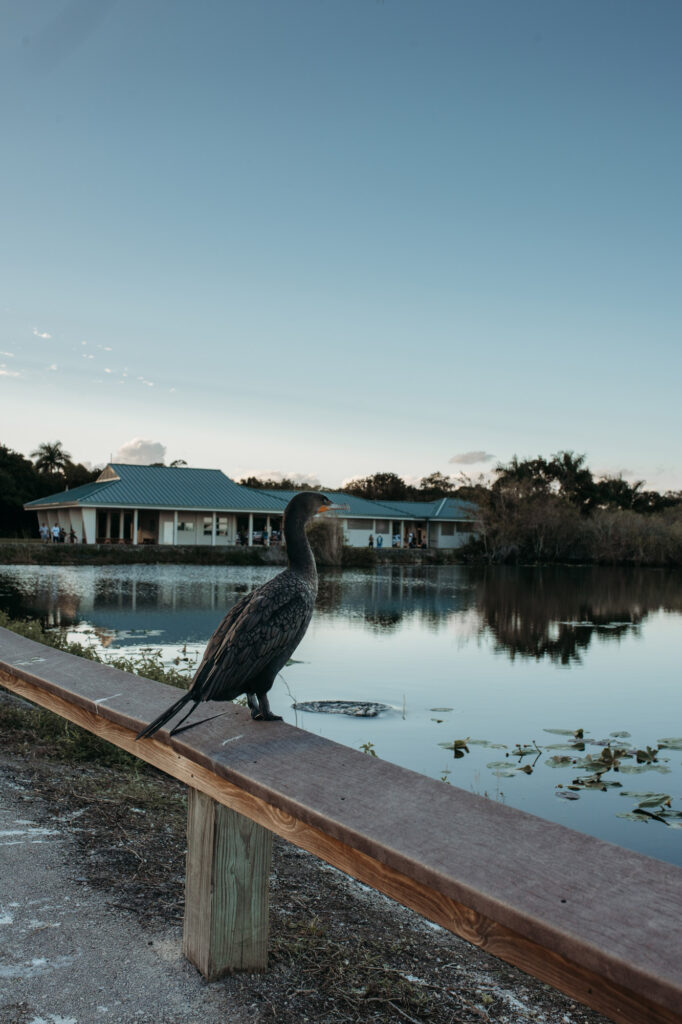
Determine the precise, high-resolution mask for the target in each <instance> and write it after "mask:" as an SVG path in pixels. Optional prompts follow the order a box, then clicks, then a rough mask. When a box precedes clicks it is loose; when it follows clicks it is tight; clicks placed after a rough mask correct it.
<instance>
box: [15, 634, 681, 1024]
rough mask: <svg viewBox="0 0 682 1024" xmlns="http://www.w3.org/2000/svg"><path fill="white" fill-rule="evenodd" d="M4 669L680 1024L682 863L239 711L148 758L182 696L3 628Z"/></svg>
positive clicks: (611, 998)
mask: <svg viewBox="0 0 682 1024" xmlns="http://www.w3.org/2000/svg"><path fill="white" fill-rule="evenodd" d="M35 658H42V659H43V661H40V662H38V661H34V660H32V659H35ZM0 666H4V674H2V672H0V681H4V685H6V686H7V687H8V688H9V689H12V690H14V692H17V693H20V694H21V695H22V696H25V697H27V698H28V699H30V700H34V701H35V702H36V703H39V704H41V705H42V706H45V707H49V708H51V709H52V710H54V711H56V712H57V713H58V714H61V715H63V717H65V718H68V719H69V720H71V721H75V722H77V723H78V724H80V725H83V726H84V727H85V728H88V729H90V730H91V731H92V732H95V733H97V734H99V735H101V736H104V737H105V738H106V739H108V740H110V741H111V742H113V743H115V744H116V745H118V746H120V747H122V748H123V749H126V750H130V751H132V752H133V753H135V754H137V755H138V756H140V757H142V758H144V759H145V760H147V761H149V762H150V763H152V764H154V765H156V767H158V768H160V769H161V770H163V771H165V772H167V773H168V774H170V775H173V776H174V777H176V778H179V779H181V780H182V781H183V782H185V783H187V784H188V785H190V786H193V787H194V788H196V789H198V790H200V791H201V792H204V793H206V794H208V795H210V796H211V797H212V798H213V799H215V800H217V801H218V802H219V803H221V804H224V805H225V806H227V807H231V808H232V809H234V810H235V811H237V812H239V813H240V814H243V815H245V816H246V817H248V818H250V819H251V820H253V821H256V822H258V823H259V824H261V825H263V826H264V827H265V828H267V829H269V830H271V831H272V832H275V833H277V834H278V835H281V836H283V837H284V838H286V839H288V840H290V841H291V842H293V843H295V844H296V845H298V846H300V847H302V848H303V849H306V850H309V851H310V852H312V853H314V854H316V855H317V856H319V857H321V858H323V859H324V860H326V861H328V862H329V863H331V864H333V865H334V866H336V867H339V868H341V870H343V871H346V872H348V873H349V874H351V875H354V876H355V877H357V878H359V879H360V880H361V881H363V882H365V883H367V884H369V885H372V886H373V887H375V888H377V889H378V890H380V891H382V892H385V893H386V894H387V895H389V896H391V897H393V898H395V899H397V900H398V901H400V902H401V903H404V904H405V905H406V906H409V907H412V908H413V909H415V910H417V911H418V912H419V913H422V914H424V916H426V917H428V918H429V919H431V920H433V921H435V922H437V923H438V924H441V925H443V926H444V927H446V928H449V929H450V930H451V931H453V932H456V933H457V934H459V935H462V936H463V937H464V938H465V939H468V940H469V941H471V942H473V943H475V944H477V945H479V946H481V947H482V948H484V949H486V950H487V951H489V952H491V953H493V954H494V955H496V956H499V957H501V958H502V959H505V960H507V961H509V962H511V963H513V964H516V965H517V966H519V967H521V968H522V969H524V970H526V971H527V972H528V973H531V974H534V975H535V976H536V977H539V978H541V979H542V980H544V981H547V982H548V983H550V984H552V985H554V986H555V987H557V988H559V989H561V990H562V991H565V992H567V993H568V994H569V995H571V996H573V997H574V998H576V999H579V1000H580V1001H582V1002H584V1003H586V1004H587V1005H589V1006H592V1007H594V1008H595V1009H597V1010H600V1011H601V1012H603V1013H604V1014H606V1015H607V1016H610V1017H612V1019H614V1020H616V1021H623V1022H632V1024H645V1022H646V1024H657V1022H661V1024H673V1022H678V1024H680V1022H681V1021H682V1014H681V1010H680V1007H682V963H681V959H680V956H679V950H680V946H681V945H682V932H681V925H680V922H681V919H682V914H681V910H680V906H681V903H682V899H681V893H682V885H681V880H682V872H681V871H680V869H678V868H675V867H674V866H673V865H669V864H663V863H662V862H659V861H654V860H651V859H650V858H647V857H642V856H640V855H638V854H634V853H632V852H630V851H627V850H623V849H621V848H619V847H614V846H611V845H610V844H607V843H602V842H600V841H599V840H596V839H593V838H591V837H589V836H583V835H580V834H578V833H575V832H572V831H571V830H569V829H565V828H562V827H561V826H558V825H553V824H552V823H549V822H546V821H542V820H541V819H538V818H535V817H533V816H532V815H528V814H524V813H523V812H520V811H514V810H513V809H511V808H507V807H503V806H501V805H499V804H496V803H495V802H493V801H486V800H483V799H482V798H478V797H475V796H473V795H472V794H470V793H465V792H463V791H462V790H457V789H456V788H455V787H450V786H444V785H442V783H438V782H434V781H433V780H429V779H426V778H424V777H422V776H419V775H416V774H415V773H412V772H409V771H406V770H405V769H401V768H398V767H397V766H395V765H390V764H388V763H386V762H381V761H378V760H377V759H374V758H368V757H366V756H365V755H362V754H357V753H355V752H353V751H350V750H348V749H346V748H344V747H340V746H339V745H338V744H334V743H331V742H329V741H326V740H322V739H321V738H320V737H316V736H314V735H312V734H310V733H304V732H302V731H301V730H298V729H294V728H292V727H289V726H285V725H283V724H281V723H276V724H275V725H272V726H271V725H267V726H262V725H258V724H255V723H251V722H250V720H249V719H248V716H247V714H245V713H244V712H243V711H242V710H241V709H239V708H230V709H229V710H228V712H227V713H226V714H223V715H222V716H221V717H220V718H219V719H217V720H215V721H213V722H209V723H206V724H203V725H200V726H198V727H197V728H196V729H193V730H192V731H191V732H190V733H188V734H186V735H183V737H177V738H174V739H173V740H172V741H171V742H170V743H169V742H168V734H167V733H166V732H161V733H159V734H158V735H157V736H155V737H153V738H151V739H149V740H146V741H144V742H142V743H137V744H136V743H135V741H134V739H133V737H134V735H135V733H136V732H137V731H138V730H139V728H140V725H141V724H143V723H144V722H145V721H149V720H150V719H151V718H152V717H154V716H155V715H156V714H157V713H158V711H159V710H160V709H161V708H162V707H163V706H164V704H168V703H171V701H172V700H173V699H174V696H175V695H177V691H175V690H174V689H173V688H171V687H166V686H164V685H163V684H159V683H153V682H151V681H148V680H140V679H138V678H137V677H132V676H127V675H126V673H121V672H117V671H116V670H114V669H109V668H107V667H106V666H101V665H96V664H92V663H90V662H83V660H82V659H77V658H71V657H70V656H68V655H64V654H62V653H61V652H54V651H53V652H50V649H48V648H44V647H42V646H41V645H38V644H33V643H32V642H31V641H26V640H24V639H23V638H20V637H15V636H14V634H8V633H7V631H5V630H0ZM224 710H225V709H224V707H223V706H219V705H210V704H209V705H206V711H207V713H208V714H211V713H214V714H215V713H216V711H222V712H224Z"/></svg>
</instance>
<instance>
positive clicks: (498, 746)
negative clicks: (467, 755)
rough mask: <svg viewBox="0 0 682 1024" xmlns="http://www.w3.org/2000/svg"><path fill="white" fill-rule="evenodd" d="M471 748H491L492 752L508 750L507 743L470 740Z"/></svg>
mask: <svg viewBox="0 0 682 1024" xmlns="http://www.w3.org/2000/svg"><path fill="white" fill-rule="evenodd" d="M469 746H470V747H490V748H491V750H506V749H507V744H506V743H493V742H492V741H491V740H469Z"/></svg>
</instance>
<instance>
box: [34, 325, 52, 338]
mask: <svg viewBox="0 0 682 1024" xmlns="http://www.w3.org/2000/svg"><path fill="white" fill-rule="evenodd" d="M33 333H34V334H35V336H36V338H45V340H46V341H47V339H48V338H51V337H52V335H51V334H48V333H47V331H39V330H38V328H37V327H34V328H33Z"/></svg>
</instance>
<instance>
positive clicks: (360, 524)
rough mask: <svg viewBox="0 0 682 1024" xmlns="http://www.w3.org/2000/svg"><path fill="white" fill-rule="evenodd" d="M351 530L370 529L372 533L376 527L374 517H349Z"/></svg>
mask: <svg viewBox="0 0 682 1024" xmlns="http://www.w3.org/2000/svg"><path fill="white" fill-rule="evenodd" d="M348 529H349V530H369V532H370V533H371V532H372V530H373V529H374V520H373V519H349V520H348Z"/></svg>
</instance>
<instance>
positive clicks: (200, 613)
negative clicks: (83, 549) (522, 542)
mask: <svg viewBox="0 0 682 1024" xmlns="http://www.w3.org/2000/svg"><path fill="white" fill-rule="evenodd" d="M277 571H278V570H277V569H276V568H267V567H246V566H244V567H242V566H240V567H222V566H208V567H207V566H181V565H178V566H102V567H92V566H91V567H50V568H45V567H38V566H5V567H0V608H1V609H3V610H5V611H7V612H8V613H9V614H10V615H12V616H27V615H30V616H33V617H38V618H40V619H41V620H42V621H43V622H44V623H45V624H46V625H48V626H61V627H62V628H66V629H67V632H68V635H69V636H70V637H71V638H73V639H76V638H79V639H82V638H83V634H86V635H87V636H88V642H91V643H94V644H95V645H96V646H97V647H98V648H99V650H100V651H101V652H102V653H103V654H105V656H109V655H112V656H115V655H116V654H120V653H124V654H130V655H132V656H135V655H136V654H137V653H138V652H139V651H140V649H142V648H145V647H152V648H153V649H154V650H156V649H158V650H159V651H161V652H162V657H163V659H164V660H165V661H166V663H170V662H172V661H173V659H174V658H176V657H178V656H180V655H181V654H182V651H183V648H184V647H186V649H187V656H188V657H189V659H190V661H191V660H192V659H193V658H194V657H198V656H199V655H200V654H201V652H202V651H203V648H204V645H205V643H206V641H207V639H208V637H209V636H210V635H211V633H212V632H213V630H214V629H215V627H216V626H217V624H218V622H219V621H220V619H221V618H222V616H223V615H224V614H225V612H226V610H227V609H228V608H230V607H231V606H232V605H233V604H234V603H235V602H236V601H237V600H238V599H239V597H240V596H241V595H242V594H243V593H245V592H247V591H250V590H252V589H253V588H254V587H256V586H258V585H259V584H261V583H263V582H265V580H267V579H269V578H270V577H272V575H274V574H275V573H276V572H277ZM680 612H682V575H680V574H679V573H678V574H674V573H666V572H662V571H659V570H646V569H638V570H626V569H593V568H551V569H505V568H495V569H492V570H474V569H470V568H467V567H451V566H443V567H434V568H429V569H423V568H419V567H414V568H410V567H386V568H383V567H382V568H379V569H377V570H375V571H354V572H345V573H341V572H329V573H325V574H324V575H323V576H322V577H321V580H320V592H319V601H318V607H317V612H316V615H315V616H314V618H313V621H312V625H311V627H310V629H309V631H308V633H307V634H306V636H305V638H304V640H303V642H302V644H301V646H300V648H299V649H298V651H297V654H296V662H295V664H292V665H291V666H289V667H287V668H286V669H285V671H284V673H283V674H282V675H281V676H280V678H279V679H278V680H277V682H276V684H275V686H274V687H273V690H272V694H271V698H272V707H273V710H274V711H275V713H276V714H279V715H282V716H283V717H284V718H285V720H286V721H287V722H290V723H291V724H296V725H299V726H303V728H306V729H309V730H311V731H314V732H318V733H320V734H321V735H324V736H327V737H328V738H330V739H334V740H338V741H339V742H341V743H345V744H346V745H347V746H350V747H353V748H355V749H363V750H366V749H373V750H375V752H376V753H377V755H378V756H379V757H381V758H384V759H385V760H388V761H394V762H396V763H398V764H402V765H404V766H405V767H408V768H412V769H414V770H415V771H418V772H421V773H423V774H426V775H430V776H432V777H433V778H437V779H438V778H441V779H447V780H448V781H450V782H452V783H453V784H454V785H457V786H461V787H463V788H465V789H470V790H473V791H474V792H476V793H481V794H485V795H487V796H489V797H490V798H491V799H499V800H504V801H505V802H507V803H509V804H511V805H512V806H515V807H519V808H522V809H524V810H528V811H531V812H532V813H534V814H539V815H541V816H542V817H545V818H548V819H550V820H553V821H558V822H561V823H562V824H565V825H569V826H570V827H572V828H577V829H581V830H582V831H585V832H589V833H591V834H593V835H597V836H600V837H601V838H603V839H608V840H610V841H612V842H617V843H620V844H622V845H624V846H630V847H631V848H633V849H638V850H640V851H641V852H645V853H649V854H651V855H652V856H658V857H664V858H665V859H669V860H671V861H674V862H675V863H680V862H682V842H680V836H682V830H681V829H680V824H682V817H681V818H679V819H678V818H674V819H673V818H671V819H670V821H669V822H668V825H667V826H666V824H663V823H661V822H660V821H654V822H653V823H652V822H649V823H647V822H646V821H642V820H638V819H641V818H642V815H641V814H639V815H638V814H636V813H635V811H633V808H636V806H637V801H638V800H639V799H640V796H641V795H642V794H643V795H644V796H645V797H646V794H647V793H648V792H649V791H652V790H654V791H655V792H657V793H660V794H662V798H663V799H665V800H667V799H668V795H669V797H670V800H671V808H672V810H674V811H675V813H677V811H678V810H680V805H679V799H680V790H681V785H682V764H681V763H680V757H679V753H678V751H679V750H680V749H682V738H680V733H681V732H682V726H681V725H680V722H681V721H682V706H681V698H680V689H679V646H680V638H681V632H682V628H681V627H682V619H681V618H680ZM106 648H108V650H105V649H106ZM567 668H568V669H569V670H570V671H569V672H568V673H567V672H566V669H567ZM319 700H346V701H349V700H350V701H354V702H357V701H369V700H371V701H376V702H379V703H381V704H383V705H386V706H388V708H389V709H392V710H388V711H386V712H385V713H383V714H382V715H381V716H379V717H378V718H374V719H362V718H351V717H348V716H343V715H328V714H316V713H308V712H302V711H297V710H296V709H295V708H293V707H292V705H294V704H295V703H298V704H302V703H308V704H311V705H314V702H316V701H319ZM579 728H580V729H583V730H584V741H583V743H582V746H583V747H584V749H582V750H580V751H577V748H576V747H575V745H574V744H573V739H572V736H573V732H574V731H575V730H577V729H579ZM611 737H613V740H612V739H611ZM662 737H672V738H673V746H671V745H670V743H667V744H663V743H662V742H661V738H662ZM458 742H459V743H460V744H461V743H462V742H464V743H465V746H466V750H465V751H464V755H463V756H458V747H457V744H458ZM611 743H613V744H615V745H616V746H623V743H625V745H626V746H628V747H633V748H636V749H637V750H642V751H645V750H646V749H647V748H651V750H652V751H653V750H654V748H664V749H659V750H658V753H657V754H656V755H655V757H654V755H652V758H653V759H649V760H646V759H645V760H644V761H643V762H640V760H638V759H637V757H636V756H635V755H632V756H630V755H628V757H627V758H624V759H623V763H622V764H621V766H620V768H619V770H618V772H616V770H615V769H614V770H613V780H612V781H613V782H614V784H613V786H609V787H607V789H606V791H603V789H602V787H601V786H590V787H587V786H586V785H583V784H580V785H579V786H578V787H577V788H576V784H575V783H574V781H573V780H574V779H575V778H576V777H577V776H578V775H582V774H585V773H586V770H585V768H584V767H583V766H581V764H580V763H579V762H580V761H581V760H582V759H583V758H586V757H587V754H592V755H594V754H595V753H597V754H598V753H599V752H600V751H601V750H602V749H603V748H604V747H606V746H608V745H609V744H611ZM525 750H528V751H529V753H527V754H525V753H523V751H525ZM538 750H542V756H540V754H539V753H537V751H538ZM459 752H460V755H461V753H462V747H461V746H460V748H459ZM557 757H558V758H559V762H558V763H557V762H556V761H555V758H557ZM574 758H576V760H575V762H574V760H573V759H574ZM524 759H525V761H524ZM642 773H645V774H644V777H643V778H640V774H642ZM608 778H609V779H611V775H609V776H608ZM615 780H618V781H620V782H622V785H621V786H620V788H618V787H617V784H616V782H615ZM571 787H573V788H571ZM621 793H622V796H621V795H620V794H621ZM566 794H569V795H570V798H571V799H566V798H565V797H566ZM557 796H563V797H564V798H562V799H557ZM623 812H625V814H626V817H625V818H623V817H620V816H619V815H622V813H623Z"/></svg>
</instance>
